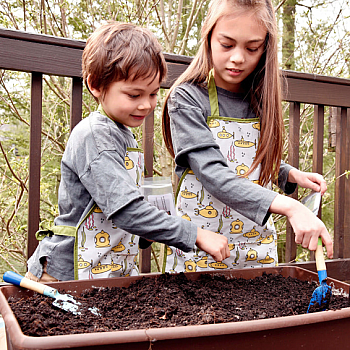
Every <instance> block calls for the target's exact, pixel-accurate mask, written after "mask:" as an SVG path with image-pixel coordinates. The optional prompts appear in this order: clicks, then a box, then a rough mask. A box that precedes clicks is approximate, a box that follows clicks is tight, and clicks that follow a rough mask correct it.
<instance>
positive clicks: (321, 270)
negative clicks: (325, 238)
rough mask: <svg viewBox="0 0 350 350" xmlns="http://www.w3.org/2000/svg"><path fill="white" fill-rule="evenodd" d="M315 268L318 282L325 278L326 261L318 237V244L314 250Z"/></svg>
mask: <svg viewBox="0 0 350 350" xmlns="http://www.w3.org/2000/svg"><path fill="white" fill-rule="evenodd" d="M315 259H316V268H317V273H318V279H319V281H320V283H321V282H322V281H324V280H325V279H326V278H327V270H326V263H325V261H324V256H323V248H322V239H321V237H318V244H317V248H316V252H315Z"/></svg>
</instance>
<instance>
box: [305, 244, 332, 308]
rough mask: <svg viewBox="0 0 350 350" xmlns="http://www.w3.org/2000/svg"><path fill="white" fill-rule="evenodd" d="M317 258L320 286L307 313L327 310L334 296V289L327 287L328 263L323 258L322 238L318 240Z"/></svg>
mask: <svg viewBox="0 0 350 350" xmlns="http://www.w3.org/2000/svg"><path fill="white" fill-rule="evenodd" d="M315 258H316V267H317V272H318V279H319V281H320V286H319V287H317V288H316V289H315V290H314V292H313V293H312V297H311V300H310V304H309V307H308V308H307V313H309V312H315V311H324V310H327V309H328V307H329V302H330V300H331V296H332V287H331V286H329V285H327V270H326V263H325V261H324V257H323V249H322V239H321V238H320V237H319V238H318V244H317V249H316V252H315Z"/></svg>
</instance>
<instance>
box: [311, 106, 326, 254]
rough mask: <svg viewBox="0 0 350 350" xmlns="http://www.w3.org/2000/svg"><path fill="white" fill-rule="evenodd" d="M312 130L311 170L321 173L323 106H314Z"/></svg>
mask: <svg viewBox="0 0 350 350" xmlns="http://www.w3.org/2000/svg"><path fill="white" fill-rule="evenodd" d="M313 120H314V129H313V130H314V132H313V153H312V171H313V172H314V173H319V174H323V133H324V106H323V105H315V106H314V119H313ZM318 217H319V218H321V217H322V208H321V206H320V210H319V211H318ZM310 260H315V253H314V252H310Z"/></svg>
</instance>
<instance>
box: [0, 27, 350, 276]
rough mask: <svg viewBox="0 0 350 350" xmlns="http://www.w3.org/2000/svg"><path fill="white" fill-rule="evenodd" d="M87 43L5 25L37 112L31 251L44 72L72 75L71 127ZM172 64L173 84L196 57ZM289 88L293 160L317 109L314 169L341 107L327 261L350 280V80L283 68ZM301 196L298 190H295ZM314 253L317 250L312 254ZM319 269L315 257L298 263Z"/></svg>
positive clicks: (290, 252)
mask: <svg viewBox="0 0 350 350" xmlns="http://www.w3.org/2000/svg"><path fill="white" fill-rule="evenodd" d="M84 46H85V42H83V41H77V40H69V39H65V38H57V37H51V36H45V35H38V34H30V33H26V32H20V31H14V30H7V29H1V28H0V69H4V70H13V71H20V72H29V73H31V83H32V84H31V117H30V155H29V157H30V158H29V174H30V175H29V204H28V246H27V247H28V248H27V251H28V256H30V255H31V254H32V252H33V251H34V249H35V247H36V245H37V241H36V239H35V232H36V231H37V229H38V227H39V220H40V219H39V218H40V215H39V213H40V167H41V158H40V155H41V133H42V93H43V84H42V80H43V75H44V74H47V75H54V76H64V77H69V78H71V79H72V91H71V101H70V106H71V108H70V111H71V115H70V127H71V129H72V128H74V126H75V125H76V124H77V123H78V122H79V121H80V120H81V116H82V92H83V85H82V79H81V56H82V51H83V49H84ZM165 57H166V61H167V64H168V68H169V74H168V79H167V81H166V82H165V83H164V84H163V85H162V87H163V88H169V87H170V86H171V84H172V83H173V82H174V80H175V79H176V77H177V76H179V74H181V73H182V72H183V71H184V70H185V69H186V67H187V66H188V64H189V63H190V62H191V58H190V57H186V56H179V55H173V54H165ZM282 73H283V75H284V77H285V78H286V79H285V80H286V83H287V89H286V91H287V92H286V93H285V96H284V100H285V101H286V102H287V103H289V145H288V162H289V163H290V164H291V165H293V166H295V167H299V153H300V150H299V147H300V145H299V142H300V118H301V115H300V114H301V113H300V110H301V105H302V104H310V105H312V106H313V110H314V117H313V118H314V119H313V123H314V129H313V161H312V163H313V165H312V168H313V171H316V172H319V173H322V172H323V153H324V149H323V148H324V125H325V122H324V121H325V118H326V116H325V108H326V107H328V106H332V107H337V108H335V111H336V145H335V150H336V156H335V158H336V159H335V161H336V166H335V167H336V168H335V177H336V182H335V198H334V223H335V224H334V259H333V260H332V261H328V262H327V268H328V274H329V275H330V276H332V277H334V278H337V279H340V280H350V259H349V258H350V232H349V225H350V216H349V209H350V196H349V184H350V180H348V179H347V177H346V176H341V175H342V174H344V173H345V172H346V170H347V169H349V168H350V167H349V165H350V164H349V162H350V118H349V108H350V80H347V79H340V78H333V77H327V76H319V75H314V74H307V73H299V72H292V71H283V72H282ZM143 135H144V136H143V140H144V141H143V148H144V155H145V166H146V170H147V172H148V173H149V174H152V173H153V171H152V170H153V140H154V137H153V136H154V121H153V118H151V117H150V118H147V119H146V121H145V123H144V125H143ZM292 196H293V197H294V198H296V197H297V191H296V192H295V193H294V194H293V195H292ZM296 251H297V250H296V244H295V242H294V233H293V231H292V229H291V227H290V225H288V224H287V233H286V248H285V261H287V262H292V261H294V259H295V258H296ZM312 257H313V255H312ZM140 265H141V266H140V267H141V271H142V272H148V271H150V250H146V251H144V252H143V254H142V256H141V259H140ZM298 265H299V266H302V267H305V268H308V269H311V270H315V266H314V265H315V264H314V263H313V262H305V263H298Z"/></svg>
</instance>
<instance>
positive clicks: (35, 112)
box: [27, 73, 43, 257]
mask: <svg viewBox="0 0 350 350" xmlns="http://www.w3.org/2000/svg"><path fill="white" fill-rule="evenodd" d="M42 86H43V83H42V74H40V73H32V84H31V106H30V150H29V199H28V246H27V256H28V257H29V256H31V255H32V254H33V252H34V250H35V248H36V246H37V241H36V238H35V232H36V231H37V230H38V228H39V222H40V214H39V213H40V167H41V124H42V123H41V122H42Z"/></svg>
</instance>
